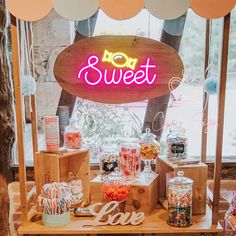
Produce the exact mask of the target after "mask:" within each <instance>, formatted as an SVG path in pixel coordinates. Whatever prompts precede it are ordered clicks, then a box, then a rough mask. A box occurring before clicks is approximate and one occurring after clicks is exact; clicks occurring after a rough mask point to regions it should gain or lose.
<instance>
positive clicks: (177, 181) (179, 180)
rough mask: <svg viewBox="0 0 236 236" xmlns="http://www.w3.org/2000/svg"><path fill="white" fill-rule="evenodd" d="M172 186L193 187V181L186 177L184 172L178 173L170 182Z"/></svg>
mask: <svg viewBox="0 0 236 236" xmlns="http://www.w3.org/2000/svg"><path fill="white" fill-rule="evenodd" d="M169 184H171V185H192V184H193V180H192V179H189V178H187V177H184V171H178V172H177V176H176V177H174V178H172V179H170V180H169Z"/></svg>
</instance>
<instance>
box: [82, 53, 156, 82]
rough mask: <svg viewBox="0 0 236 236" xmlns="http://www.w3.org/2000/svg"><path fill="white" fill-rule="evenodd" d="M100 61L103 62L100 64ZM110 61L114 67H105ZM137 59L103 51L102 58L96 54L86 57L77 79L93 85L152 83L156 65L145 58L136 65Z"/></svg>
mask: <svg viewBox="0 0 236 236" xmlns="http://www.w3.org/2000/svg"><path fill="white" fill-rule="evenodd" d="M101 62H103V63H102V64H101ZM106 63H110V64H111V65H112V66H113V67H114V68H113V69H112V70H111V69H108V68H105V64H106ZM137 64H138V59H136V58H129V57H128V56H127V55H126V54H125V53H123V52H116V53H112V52H109V51H108V50H105V51H104V54H103V58H102V59H100V58H99V57H98V56H97V55H92V56H90V57H88V59H87V63H86V64H85V65H83V66H82V67H81V68H79V70H78V79H83V80H84V81H85V82H86V83H87V84H89V85H92V86H95V85H98V84H101V83H105V84H106V85H112V84H113V85H118V84H125V85H131V84H136V85H141V84H147V85H152V84H154V83H155V82H156V80H157V72H156V70H155V69H156V68H157V66H156V65H154V64H152V63H151V59H150V58H147V59H146V61H145V62H144V63H140V65H139V67H138V66H137Z"/></svg>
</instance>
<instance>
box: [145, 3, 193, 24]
mask: <svg viewBox="0 0 236 236" xmlns="http://www.w3.org/2000/svg"><path fill="white" fill-rule="evenodd" d="M144 4H145V7H146V9H147V10H148V11H149V12H150V13H151V14H152V15H153V16H156V17H158V18H161V19H165V20H172V19H176V18H178V17H180V16H182V15H183V14H185V13H186V12H187V10H188V8H189V7H190V0H179V1H173V0H165V1H163V0H145V2H144Z"/></svg>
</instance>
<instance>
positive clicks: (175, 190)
mask: <svg viewBox="0 0 236 236" xmlns="http://www.w3.org/2000/svg"><path fill="white" fill-rule="evenodd" d="M168 212H169V218H168V221H167V223H168V224H169V225H172V226H175V227H186V226H189V225H191V224H192V221H191V216H192V189H188V190H186V186H183V187H181V186H169V188H168Z"/></svg>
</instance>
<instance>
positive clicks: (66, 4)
mask: <svg viewBox="0 0 236 236" xmlns="http://www.w3.org/2000/svg"><path fill="white" fill-rule="evenodd" d="M52 3H53V8H54V10H55V11H56V12H57V13H58V14H59V15H61V16H62V17H64V18H66V19H68V20H71V21H82V20H85V19H88V18H89V17H91V16H93V15H94V14H95V13H96V12H97V11H98V8H99V3H98V0H69V1H68V0H53V1H52Z"/></svg>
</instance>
